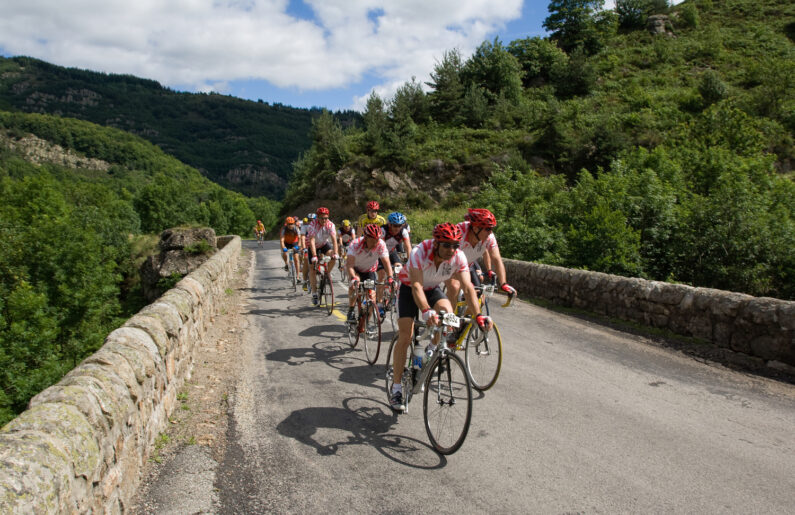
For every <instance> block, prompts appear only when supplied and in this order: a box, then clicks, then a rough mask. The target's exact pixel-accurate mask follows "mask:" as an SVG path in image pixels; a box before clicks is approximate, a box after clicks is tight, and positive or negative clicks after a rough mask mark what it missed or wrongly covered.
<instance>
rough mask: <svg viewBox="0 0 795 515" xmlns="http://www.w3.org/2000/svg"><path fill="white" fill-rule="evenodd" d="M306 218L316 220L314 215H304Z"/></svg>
mask: <svg viewBox="0 0 795 515" xmlns="http://www.w3.org/2000/svg"><path fill="white" fill-rule="evenodd" d="M306 217H307V218H309V219H310V220H314V219H315V218H317V215H316V214H315V213H309V214H308V215H306Z"/></svg>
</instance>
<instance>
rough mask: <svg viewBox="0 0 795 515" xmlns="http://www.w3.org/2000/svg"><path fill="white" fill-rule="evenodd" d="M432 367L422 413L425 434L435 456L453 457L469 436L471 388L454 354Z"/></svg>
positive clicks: (442, 355) (440, 357)
mask: <svg viewBox="0 0 795 515" xmlns="http://www.w3.org/2000/svg"><path fill="white" fill-rule="evenodd" d="M426 366H428V365H426ZM429 366H431V367H432V368H431V371H430V374H428V376H427V377H426V378H425V392H424V396H423V409H422V412H423V417H424V418H425V431H426V432H427V433H428V438H429V439H430V440H431V445H433V448H434V449H436V452H438V453H439V454H452V453H454V452H455V451H457V450H458V449H459V448H460V447H461V445H462V444H463V443H464V439H466V437H467V433H468V432H469V424H470V422H471V421H472V386H471V384H470V382H469V375H468V374H467V371H466V369H465V368H464V363H463V362H462V361H461V358H459V357H458V356H456V355H455V354H453V353H451V352H446V351H442V353H440V354H438V355H437V357H436V358H434V360H433V362H432V363H431V364H430V365H429Z"/></svg>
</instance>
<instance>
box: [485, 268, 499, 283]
mask: <svg viewBox="0 0 795 515" xmlns="http://www.w3.org/2000/svg"><path fill="white" fill-rule="evenodd" d="M486 277H487V278H488V279H489V282H492V283H493V282H494V280H495V279H496V278H497V272H495V271H494V270H489V271H488V272H486Z"/></svg>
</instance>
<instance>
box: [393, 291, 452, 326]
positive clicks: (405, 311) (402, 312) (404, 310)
mask: <svg viewBox="0 0 795 515" xmlns="http://www.w3.org/2000/svg"><path fill="white" fill-rule="evenodd" d="M424 291H425V298H426V299H427V300H428V305H429V306H431V308H433V307H434V306H435V305H436V303H437V302H439V301H440V300H442V299H446V298H447V296H446V295H445V294H444V293H442V289H441V288H440V287H438V286H437V287H435V288H431V289H430V290H424ZM419 313H420V310H419V308H418V307H417V304H416V303H415V302H414V295H412V294H411V286H406V285H405V284H402V283H401V285H400V289H399V290H398V317H399V318H406V317H408V318H416V317H417V316H418V315H419Z"/></svg>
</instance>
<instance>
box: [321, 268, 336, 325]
mask: <svg viewBox="0 0 795 515" xmlns="http://www.w3.org/2000/svg"><path fill="white" fill-rule="evenodd" d="M323 283H324V285H323V286H324V287H323V294H322V297H323V302H325V303H326V312H327V313H328V314H329V315H330V314H331V312H332V311H334V284H333V283H334V281H332V280H331V274H330V273H329V272H326V274H325V275H324V276H323Z"/></svg>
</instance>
